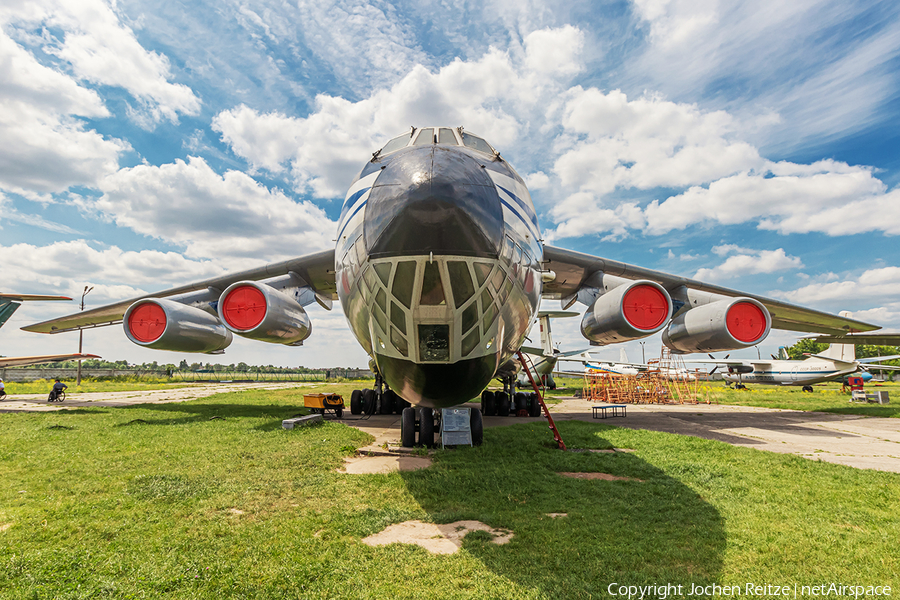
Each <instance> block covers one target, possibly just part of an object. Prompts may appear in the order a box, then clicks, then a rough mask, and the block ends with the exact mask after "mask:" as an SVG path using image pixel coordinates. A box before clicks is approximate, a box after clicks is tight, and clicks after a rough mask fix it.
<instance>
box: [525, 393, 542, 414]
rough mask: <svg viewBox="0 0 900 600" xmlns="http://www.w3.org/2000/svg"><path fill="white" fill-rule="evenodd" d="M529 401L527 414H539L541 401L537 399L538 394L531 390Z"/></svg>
mask: <svg viewBox="0 0 900 600" xmlns="http://www.w3.org/2000/svg"><path fill="white" fill-rule="evenodd" d="M529 402H530V404H529V405H528V415H529V416H532V417H539V416H541V402H540V400H538V395H537V394H535V393H534V392H531V394H530V399H529Z"/></svg>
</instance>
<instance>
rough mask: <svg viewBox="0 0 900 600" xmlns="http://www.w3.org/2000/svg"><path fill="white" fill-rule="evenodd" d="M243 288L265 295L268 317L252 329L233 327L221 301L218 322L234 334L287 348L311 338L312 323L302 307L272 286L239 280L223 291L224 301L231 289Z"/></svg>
mask: <svg viewBox="0 0 900 600" xmlns="http://www.w3.org/2000/svg"><path fill="white" fill-rule="evenodd" d="M243 286H249V287H253V288H255V289H257V290H259V291H260V293H262V295H263V297H264V298H265V303H266V309H265V317H263V319H262V321H261V322H260V323H259V324H258V325H256V326H254V327H252V328H250V329H240V328H237V327H232V326H231V324H229V323H228V320H227V319H226V318H225V315H224V314H223V308H224V306H225V303H224V301H223V300H220V301H219V303H218V305H217V308H218V313H219V319H220V320H221V321H222V323H223V324H224V325H225V327H227V328H228V329H229V330H230V331H231V332H232V333H235V334H237V335H239V336H241V337H245V338H248V339H251V340H258V341H261V342H268V343H272V344H287V345H299V344H300V343H302V342H303V340H305V339H306V338H308V337H309V336H310V334H311V333H312V323H311V322H310V319H309V315H307V314H306V311H305V310H303V306H301V305H300V304H299V303H298V302H297V301H296V300H294V298H293V297H291V296H288V295H287V294H285V293H283V292H280V291H278V290H276V289H274V288H273V287H271V286H269V285H266V284H264V283H258V282H256V281H238V282H236V283H233V284H231V285H230V286H228V288H227V289H226V290H225V291H224V292H222V299H224V298H226V297H227V296H228V294H229V293H231V291H232V290H234V289H236V288H240V287H243Z"/></svg>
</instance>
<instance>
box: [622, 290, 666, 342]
mask: <svg viewBox="0 0 900 600" xmlns="http://www.w3.org/2000/svg"><path fill="white" fill-rule="evenodd" d="M622 312H623V313H624V314H625V319H626V320H627V321H628V323H629V324H631V326H632V327H634V328H636V329H643V330H645V331H652V330H654V329H656V328H658V327H659V326H661V325H662V324H663V322H664V321H665V320H666V317H667V316H668V315H669V302H668V300H667V299H666V297H665V295H664V294H663V293H662V292H661V291H659V290H658V289H656V288H655V287H653V286H652V285H636V286H634V287H633V288H631V289H630V290H628V291H627V292H626V293H625V297H624V298H622Z"/></svg>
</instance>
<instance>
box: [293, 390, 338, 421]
mask: <svg viewBox="0 0 900 600" xmlns="http://www.w3.org/2000/svg"><path fill="white" fill-rule="evenodd" d="M303 406H305V407H306V408H308V409H309V411H310V412H312V413H320V414H323V415H324V414H325V411H326V410H333V411H334V415H335V416H336V417H337V418H339V419H340V418H341V415H343V414H344V397H343V396H341V395H340V394H306V395H305V396H303Z"/></svg>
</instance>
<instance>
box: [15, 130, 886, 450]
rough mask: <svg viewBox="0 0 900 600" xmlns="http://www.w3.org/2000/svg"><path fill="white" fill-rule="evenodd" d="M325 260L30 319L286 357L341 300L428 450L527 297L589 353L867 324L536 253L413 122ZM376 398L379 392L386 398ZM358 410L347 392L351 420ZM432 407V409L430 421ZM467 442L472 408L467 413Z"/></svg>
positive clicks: (494, 156)
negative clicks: (240, 342)
mask: <svg viewBox="0 0 900 600" xmlns="http://www.w3.org/2000/svg"><path fill="white" fill-rule="evenodd" d="M336 239H337V243H336V245H335V247H334V249H331V250H326V251H322V252H317V253H315V254H308V255H305V256H301V257H299V258H294V259H291V260H287V261H284V262H280V263H275V264H269V265H265V266H262V267H259V268H256V269H251V270H248V271H242V272H238V273H234V274H231V275H226V276H222V277H217V278H214V279H208V280H205V281H200V282H197V283H193V284H189V285H185V286H180V287H176V288H172V289H168V290H163V291H159V292H154V293H151V294H146V295H144V296H141V297H138V298H132V299H130V300H125V301H123V302H118V303H115V304H111V305H108V306H104V307H101V308H96V309H93V310H88V311H84V312H83V313H76V314H73V315H68V316H64V317H60V318H57V319H52V320H49V321H45V322H43V323H38V324H35V325H30V326H28V327H25V328H24V329H25V330H27V331H33V332H39V333H59V332H62V331H72V330H76V329H79V328H85V327H97V326H102V325H111V324H115V323H122V324H123V327H124V330H125V335H126V336H127V337H128V338H129V339H130V340H131V341H132V342H134V343H135V344H138V345H140V346H143V347H147V348H158V349H162V350H177V351H182V352H206V353H218V352H222V351H223V350H224V349H225V348H226V347H227V346H228V345H229V344H230V343H231V340H232V336H233V335H240V336H244V337H246V338H250V339H255V340H259V341H263V342H268V343H276V344H286V345H291V346H298V345H301V344H302V343H303V340H305V339H307V338H308V337H309V335H310V334H311V332H312V324H311V322H310V319H309V316H308V315H307V313H306V312H305V310H304V307H305V306H308V305H309V304H311V303H313V302H317V303H319V304H320V305H321V306H322V307H324V308H325V309H326V310H330V309H331V307H332V302H333V301H334V300H340V303H341V307H342V309H343V311H344V315H345V316H346V318H347V323H348V325H349V327H350V330H351V331H352V332H353V335H354V336H355V337H356V339H357V341H358V342H359V344H360V345H361V346H362V347H363V349H364V350H365V351H366V353H367V354H368V355H369V357H370V366H371V367H372V369H373V371H374V373H375V374H376V385H375V389H374V390H365V391H362V390H359V391H360V392H361V394H362V396H363V399H364V400H366V401H365V402H364V403H363V404H364V405H365V406H366V408H369V409H371V407H372V406H374V405H381V406H380V408H381V409H384V408H385V406H386V407H387V409H391V408H392V407H393V406H394V405H395V403H396V402H397V398H402V399H403V400H404V401H406V402H409V403H411V404H412V405H415V406H416V407H417V408H413V407H407V408H405V409H403V410H402V419H401V438H402V440H403V443H404V444H405V445H410V444H411V443H412V441H413V440H414V439H415V433H416V432H418V442H419V443H420V444H424V445H432V444H433V442H434V431H435V428H436V422H437V421H438V420H439V419H440V409H443V408H448V407H452V406H456V405H459V404H461V403H464V402H467V401H468V400H470V399H472V398H475V397H477V396H478V395H479V393H480V392H481V391H482V390H483V389H484V388H485V386H487V384H488V383H489V382H490V381H491V380H492V379H493V378H494V377H495V376H498V373H499V374H503V376H504V377H509V378H511V379H510V380H509V381H510V387H511V386H512V384H513V383H514V377H515V369H514V368H511V367H510V363H511V362H512V361H513V360H514V357H515V356H516V353H517V352H518V351H519V350H520V348H521V347H522V344H523V342H524V340H525V336H526V334H527V333H528V331H529V329H530V328H531V326H532V324H533V323H534V319H535V318H536V316H537V314H538V308H539V306H540V302H541V299H542V298H544V299H557V300H560V301H561V304H562V309H563V310H566V309H568V308H569V307H571V306H572V305H573V304H574V303H575V302H580V303H582V304H583V305H584V306H586V307H587V311H586V312H585V314H584V317H583V319H582V322H581V332H582V334H583V335H584V336H585V338H587V339H588V340H589V341H590V342H591V343H592V344H595V345H605V344H614V343H619V342H625V341H628V340H634V339H639V338H644V337H647V336H649V335H653V334H655V333H658V332H661V331H663V330H664V331H663V336H662V338H663V343H665V344H666V345H667V346H668V347H669V348H671V349H672V351H673V352H677V353H690V352H712V351H723V350H733V349H738V348H745V347H749V346H753V345H755V344H758V343H759V342H761V341H762V340H764V339H765V337H766V336H767V335H768V333H769V331H770V330H771V329H773V328H775V329H788V330H793V331H802V332H808V333H822V334H831V335H844V334H847V333H851V332H862V331H872V330H876V329H878V327H877V326H875V325H870V324H868V323H864V322H861V321H856V320H853V319H848V318H844V317H839V316H836V315H831V314H827V313H824V312H820V311H816V310H811V309H808V308H803V307H800V306H795V305H791V304H787V303H785V302H781V301H778V300H772V299H770V298H764V297H761V296H757V295H754V294H746V293H743V292H740V291H738V290H734V289H729V288H725V287H720V286H716V285H711V284H707V283H702V282H700V281H695V280H692V279H687V278H685V277H679V276H676V275H670V274H668V273H663V272H660V271H654V270H651V269H645V268H642V267H638V266H635V265H630V264H626V263H622V262H618V261H615V260H610V259H605V258H599V257H596V256H591V255H588V254H582V253H579V252H573V251H570V250H564V249H562V248H557V247H554V246H550V245H546V244H544V243H543V238H542V235H541V230H540V227H539V225H538V219H537V215H536V213H535V209H534V205H533V203H532V201H531V196H530V195H529V193H528V188H527V187H526V185H525V182H524V180H523V179H522V178H521V177H520V176H519V174H518V173H516V171H515V169H514V168H513V167H512V166H511V165H510V164H509V163H508V162H507V161H506V160H505V159H504V158H503V157H502V156H501V155H500V153H499V152H498V151H496V150H495V149H494V148H493V147H492V146H491V145H490V144H489V143H488V142H487V141H486V140H484V139H483V138H481V137H479V136H477V135H473V134H472V133H470V132H468V131H465V130H464V129H463V128H462V127H457V128H450V127H421V128H416V127H412V128H410V130H409V131H408V132H406V133H403V134H401V135H399V136H397V137H395V138H393V139H391V140H390V141H388V142H387V144H386V145H385V146H384V147H382V148H381V149H380V150H378V151H376V152H375V153H374V154H373V155H372V158H371V159H370V160H369V161H368V162H367V163H366V164H365V165H364V166H363V168H362V171H361V172H360V173H359V175H358V176H357V177H356V179H355V180H354V181H353V183H352V184H351V185H350V189H349V190H348V192H347V195H346V199H345V201H344V205H343V209H342V211H341V216H340V218H339V220H338V226H337V236H336ZM387 391H390V393H389V394H388V393H386V392H387ZM354 404H355V405H356V406H357V408H358V407H359V402H358V401H357V402H356V403H354V402H353V400H352V399H351V411H352V410H353V408H354ZM435 409H437V412H435ZM470 414H471V420H472V429H473V437H474V438H475V443H480V442H481V427H482V425H481V412H480V411H479V410H478V409H474V410H472V411H471V413H470Z"/></svg>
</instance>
